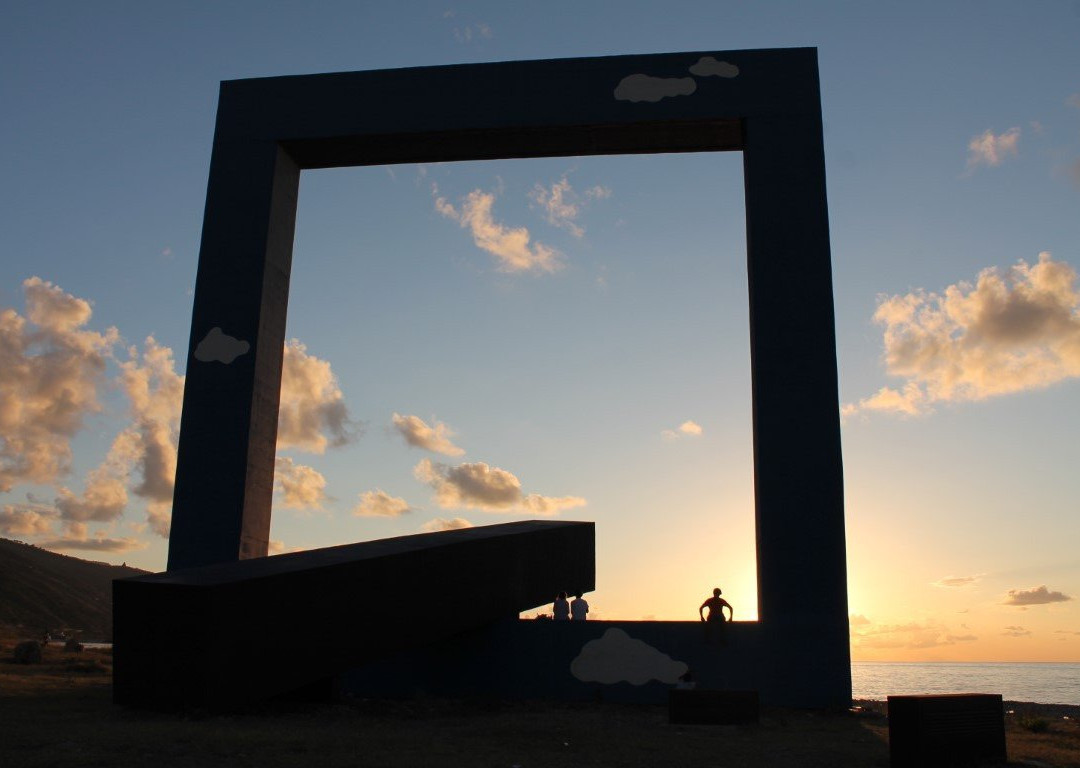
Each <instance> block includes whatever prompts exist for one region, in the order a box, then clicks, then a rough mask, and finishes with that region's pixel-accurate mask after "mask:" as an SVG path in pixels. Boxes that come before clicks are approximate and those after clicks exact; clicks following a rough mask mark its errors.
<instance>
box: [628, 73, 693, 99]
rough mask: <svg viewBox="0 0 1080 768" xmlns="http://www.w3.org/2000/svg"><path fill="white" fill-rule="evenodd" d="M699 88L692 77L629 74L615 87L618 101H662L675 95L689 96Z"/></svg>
mask: <svg viewBox="0 0 1080 768" xmlns="http://www.w3.org/2000/svg"><path fill="white" fill-rule="evenodd" d="M696 90H697V82H695V81H694V78H692V77H651V76H649V75H643V74H641V73H638V74H636V75H627V76H626V77H624V78H623V79H622V80H620V81H619V84H618V85H617V86H616V87H615V99H616V100H617V101H633V102H638V101H653V102H655V101H660V100H661V99H666V98H670V97H673V96H689V95H690V94H692V93H693V92H694V91H696Z"/></svg>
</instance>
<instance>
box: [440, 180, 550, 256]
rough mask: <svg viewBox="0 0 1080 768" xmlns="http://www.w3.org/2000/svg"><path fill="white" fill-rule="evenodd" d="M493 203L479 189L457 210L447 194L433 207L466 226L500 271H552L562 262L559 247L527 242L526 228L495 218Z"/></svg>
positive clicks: (491, 197)
mask: <svg viewBox="0 0 1080 768" xmlns="http://www.w3.org/2000/svg"><path fill="white" fill-rule="evenodd" d="M433 190H434V191H435V193H436V194H437V193H438V190H437V189H435V188H433ZM494 204H495V195H493V194H491V193H489V192H484V191H482V190H479V189H474V190H473V191H472V192H470V193H469V194H468V195H467V196H466V197H465V198H464V199H463V200H462V202H461V209H460V210H458V209H457V208H455V207H454V206H453V205H452V204H450V203H449V202H447V201H446V198H443V197H436V198H435V210H437V211H438V212H439V213H441V214H442V215H443V216H445V217H446V218H448V219H453V220H454V221H456V222H458V223H459V224H460V225H461V226H462V228H468V230H469V231H470V232H471V233H472V237H473V242H474V243H476V246H477V247H478V248H480V249H481V250H483V251H487V252H488V253H490V254H491V255H492V256H494V257H495V259H496V264H497V269H498V270H499V271H500V272H554V271H556V270H557V269H559V268H560V267H561V266H562V264H561V258H562V254H561V253H559V251H557V250H555V249H554V248H550V247H548V246H546V245H544V244H543V243H539V242H537V243H533V244H531V245H530V240H531V235H530V234H529V230H528V229H526V228H525V227H517V228H508V227H505V226H503V225H502V224H500V223H498V222H497V221H495V219H494V217H493V216H492V213H491V208H492V206H493V205H494Z"/></svg>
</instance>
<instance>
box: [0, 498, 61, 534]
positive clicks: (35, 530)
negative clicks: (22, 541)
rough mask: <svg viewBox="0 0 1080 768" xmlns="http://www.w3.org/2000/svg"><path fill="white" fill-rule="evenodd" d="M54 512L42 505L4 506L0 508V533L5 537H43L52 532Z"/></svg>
mask: <svg viewBox="0 0 1080 768" xmlns="http://www.w3.org/2000/svg"><path fill="white" fill-rule="evenodd" d="M55 520H56V510H55V509H53V508H52V507H48V506H45V505H42V504H5V505H4V506H3V507H2V508H0V533H3V534H4V535H5V536H44V535H46V534H48V533H51V532H52V527H53V522H54V521H55Z"/></svg>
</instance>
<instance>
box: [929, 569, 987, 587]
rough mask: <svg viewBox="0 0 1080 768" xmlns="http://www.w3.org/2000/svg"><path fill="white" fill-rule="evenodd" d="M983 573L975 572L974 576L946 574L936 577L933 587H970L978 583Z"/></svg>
mask: <svg viewBox="0 0 1080 768" xmlns="http://www.w3.org/2000/svg"><path fill="white" fill-rule="evenodd" d="M982 577H983V575H982V574H981V573H977V574H975V575H974V576H946V577H945V578H943V579H938V580H937V581H935V582H934V583H933V585H934V586H935V587H946V588H948V587H953V588H956V587H971V586H974V585H975V584H978V583H979V579H981V578H982Z"/></svg>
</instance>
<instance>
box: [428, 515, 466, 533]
mask: <svg viewBox="0 0 1080 768" xmlns="http://www.w3.org/2000/svg"><path fill="white" fill-rule="evenodd" d="M472 527H473V524H472V523H470V522H469V521H468V520H466V519H465V518H464V517H451V518H445V517H436V518H435V519H433V520H428V521H427V522H426V523H424V524H423V525H422V526H420V529H421V530H423V531H424V532H425V533H434V532H435V531H456V530H458V529H459V528H472Z"/></svg>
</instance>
